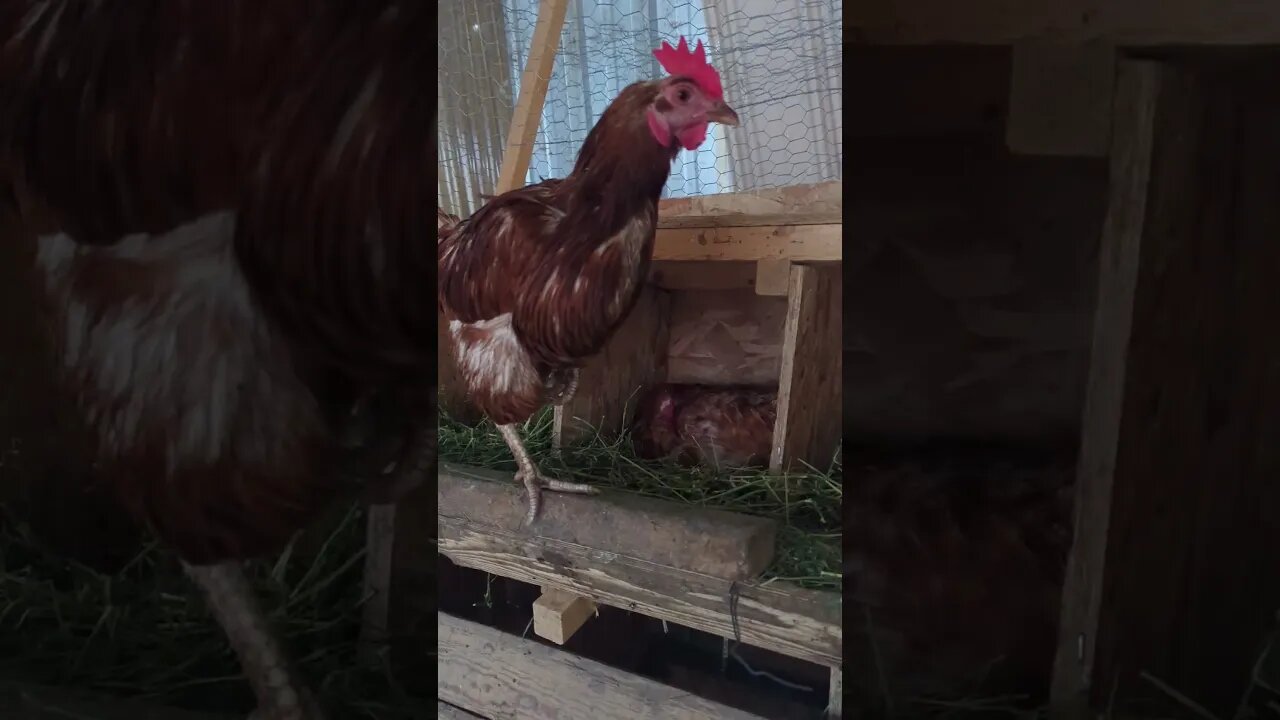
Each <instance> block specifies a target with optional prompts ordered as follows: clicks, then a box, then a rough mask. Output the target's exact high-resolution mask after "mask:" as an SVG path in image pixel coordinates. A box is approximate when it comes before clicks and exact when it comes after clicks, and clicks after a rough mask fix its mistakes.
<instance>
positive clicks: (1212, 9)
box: [847, 0, 1280, 46]
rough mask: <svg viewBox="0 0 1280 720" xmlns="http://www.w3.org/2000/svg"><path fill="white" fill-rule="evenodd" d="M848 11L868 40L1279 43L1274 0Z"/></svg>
mask: <svg viewBox="0 0 1280 720" xmlns="http://www.w3.org/2000/svg"><path fill="white" fill-rule="evenodd" d="M851 10H852V13H851V15H852V17H851V18H850V19H849V23H850V24H849V25H848V26H847V27H848V28H849V30H848V31H847V33H848V35H849V36H851V37H852V38H856V40H857V42H860V43H870V44H879V43H894V44H916V43H918V44H941V43H959V44H995V45H1004V44H1009V43H1016V42H1021V41H1024V40H1052V41H1058V42H1073V43H1083V42H1094V41H1107V42H1111V43H1113V44H1116V45H1131V46H1152V45H1274V44H1277V43H1280V5H1277V4H1276V3H1274V2H1270V0H1025V1H1024V2H1007V1H1006V0H974V1H973V2H967V3H956V2H952V1H951V0H893V1H892V2H889V1H886V0H878V1H876V2H860V3H855V4H853V5H852V6H851Z"/></svg>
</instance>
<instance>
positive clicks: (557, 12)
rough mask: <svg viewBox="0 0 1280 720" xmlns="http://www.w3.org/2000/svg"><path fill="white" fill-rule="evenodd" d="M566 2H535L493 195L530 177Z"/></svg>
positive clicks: (523, 183) (545, 0)
mask: <svg viewBox="0 0 1280 720" xmlns="http://www.w3.org/2000/svg"><path fill="white" fill-rule="evenodd" d="M568 8H569V2H568V0H541V2H539V3H538V22H537V24H536V25H534V27H533V40H532V41H531V42H530V43H529V59H528V60H527V61H526V62H525V65H524V72H523V73H522V74H521V75H520V95H519V96H518V97H517V98H516V109H515V112H514V113H512V115H511V127H510V128H509V129H508V131H507V145H506V149H505V150H504V151H503V153H502V168H501V169H500V170H499V171H498V185H497V187H496V188H495V190H494V195H501V194H503V193H505V192H509V191H511V190H515V189H516V188H520V187H524V186H525V185H526V184H527V183H526V182H525V181H526V179H527V178H528V174H529V159H530V158H531V157H533V141H534V138H536V137H537V135H538V122H539V121H540V120H541V119H542V105H543V102H544V101H545V100H546V97H547V85H548V84H549V83H550V82H551V69H552V68H553V67H554V66H555V62H556V51H557V50H558V49H559V48H560V31H561V29H562V28H563V27H564V16H565V12H566V11H567V10H568Z"/></svg>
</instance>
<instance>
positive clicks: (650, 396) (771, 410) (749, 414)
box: [631, 384, 778, 470]
mask: <svg viewBox="0 0 1280 720" xmlns="http://www.w3.org/2000/svg"><path fill="white" fill-rule="evenodd" d="M777 417H778V393H777V391H776V390H772V389H767V388H757V387H727V386H726V387H711V386H708V385H674V384H664V385H658V386H655V387H654V388H652V389H650V390H649V391H648V392H647V393H646V394H645V395H644V397H642V398H641V401H640V404H639V407H638V408H637V411H636V417H635V420H634V421H633V422H632V426H631V435H632V439H633V440H634V442H635V447H636V453H637V454H638V455H640V456H641V457H644V458H650V459H669V460H675V461H677V462H680V463H683V464H686V465H705V466H707V467H711V468H715V469H717V470H719V469H726V468H738V467H751V466H758V465H767V464H768V462H769V456H770V452H771V451H772V446H773V426H774V423H775V422H776V421H777Z"/></svg>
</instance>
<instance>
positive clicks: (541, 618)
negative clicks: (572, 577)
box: [533, 588, 596, 645]
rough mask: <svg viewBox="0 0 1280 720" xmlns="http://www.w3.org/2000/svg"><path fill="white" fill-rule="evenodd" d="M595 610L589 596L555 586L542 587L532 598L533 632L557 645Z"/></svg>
mask: <svg viewBox="0 0 1280 720" xmlns="http://www.w3.org/2000/svg"><path fill="white" fill-rule="evenodd" d="M595 613H596V604H595V603H593V602H591V599H590V598H585V597H583V596H581V595H575V594H573V593H567V592H565V591H563V590H556V589H555V588H544V589H543V591H542V595H540V596H538V599H537V600H534V601H533V633H534V634H535V635H537V636H538V637H540V638H545V639H547V640H550V641H551V642H553V643H555V644H557V645H563V644H565V643H567V642H569V638H571V637H573V634H574V633H576V632H578V628H580V627H582V626H583V624H584V623H586V622H587V620H589V619H591V617H592V616H593V615H595Z"/></svg>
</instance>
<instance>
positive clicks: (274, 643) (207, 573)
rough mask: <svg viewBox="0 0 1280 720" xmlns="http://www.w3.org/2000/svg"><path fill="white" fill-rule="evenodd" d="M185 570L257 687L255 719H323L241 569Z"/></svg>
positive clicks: (231, 566) (207, 567)
mask: <svg viewBox="0 0 1280 720" xmlns="http://www.w3.org/2000/svg"><path fill="white" fill-rule="evenodd" d="M183 569H184V570H186V572H187V575H188V576H189V577H190V578H191V579H192V580H194V581H195V583H196V585H198V586H200V589H201V591H202V592H203V593H204V596H205V601H206V602H207V603H208V605H209V612H210V613H212V614H213V617H214V619H216V620H217V621H218V625H220V626H221V627H222V630H223V631H224V632H225V633H226V634H227V639H228V640H229V641H230V643H231V648H232V650H234V651H235V654H236V657H237V658H238V659H239V661H240V667H241V668H242V669H243V670H244V674H245V678H246V679H247V680H248V681H249V685H250V687H252V688H253V694H254V696H255V697H256V698H257V700H258V707H257V709H256V710H254V711H253V713H252V714H251V715H250V716H249V720H323V718H324V713H322V712H321V711H320V707H319V705H318V704H317V703H316V701H315V699H314V698H313V697H312V696H311V693H310V692H309V691H308V690H307V688H306V687H305V686H304V685H303V684H302V683H301V681H300V680H299V679H298V677H297V674H296V673H295V672H294V670H293V668H292V666H291V665H290V664H289V661H288V660H287V659H286V658H285V655H284V650H283V649H282V648H281V646H280V643H279V641H278V640H277V639H276V637H275V635H274V634H273V633H272V632H271V629H270V626H269V623H268V621H267V617H266V615H265V614H264V613H263V611H262V608H261V607H260V606H259V605H258V602H257V598H255V597H254V594H253V588H251V587H249V580H248V578H246V577H245V575H244V570H243V568H242V567H241V566H240V564H239V563H221V564H218V565H205V566H193V565H187V564H186V563H183Z"/></svg>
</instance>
